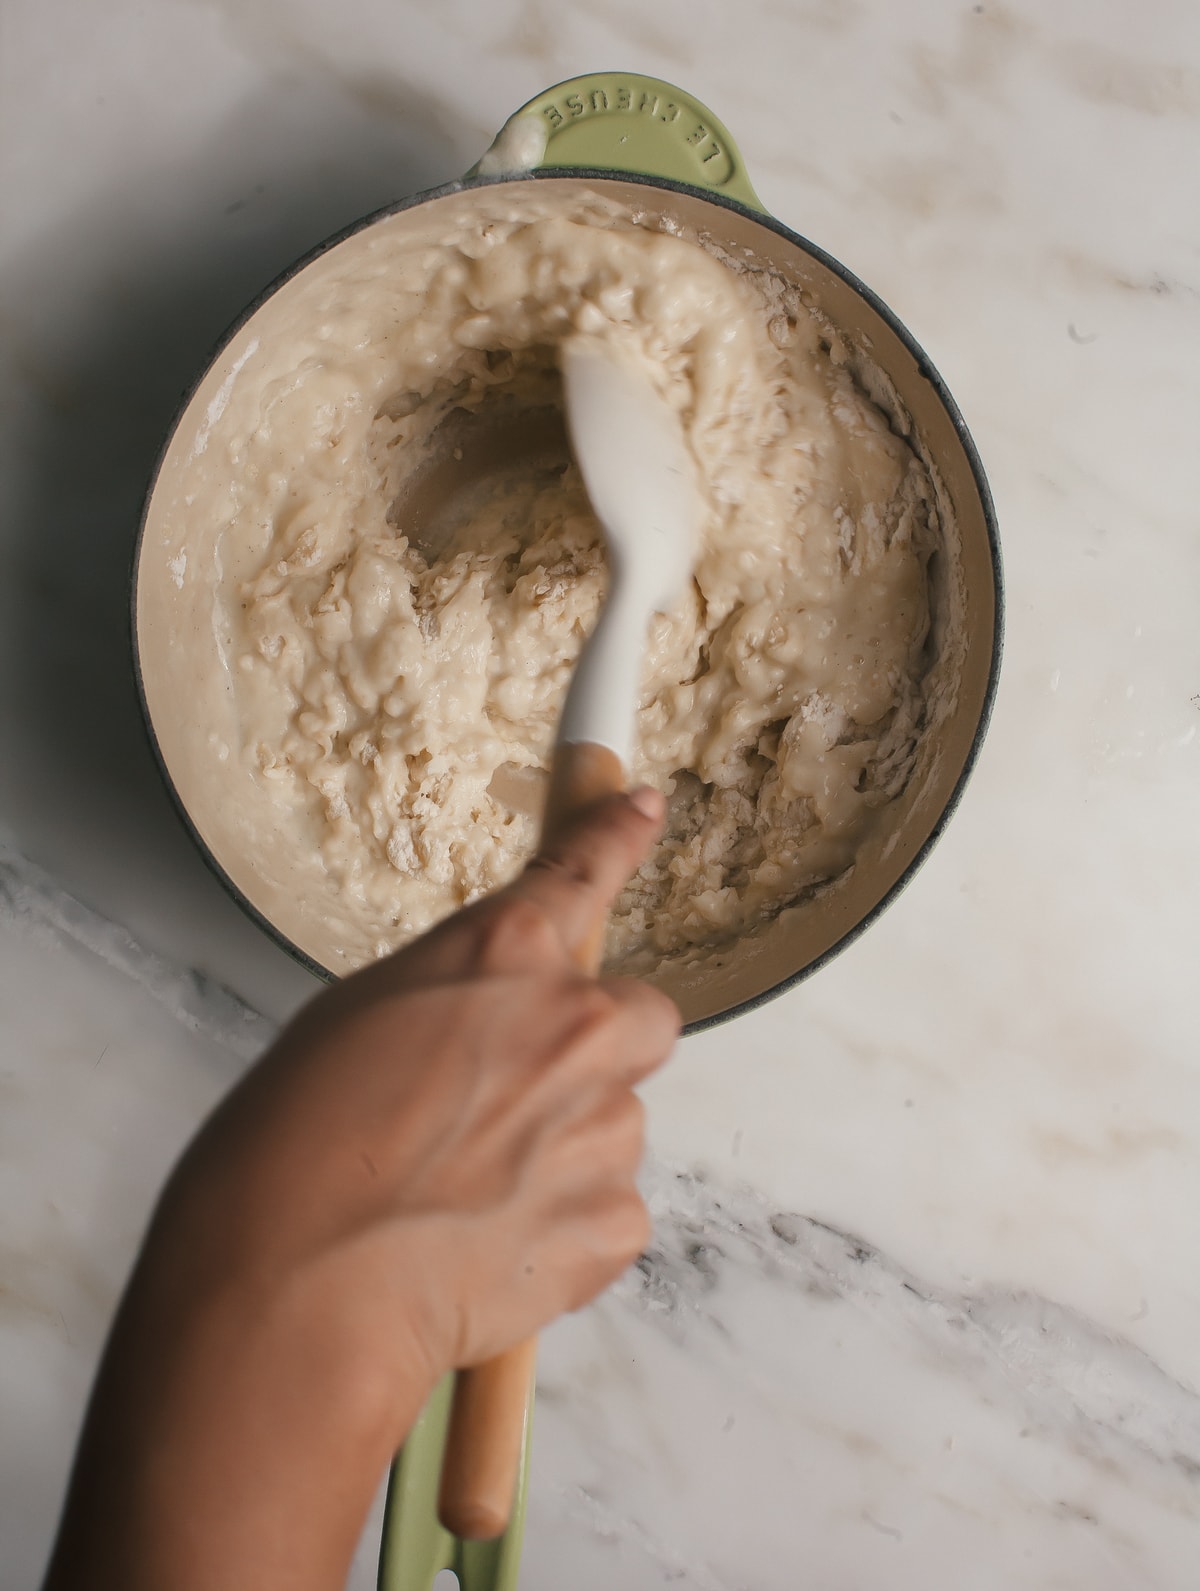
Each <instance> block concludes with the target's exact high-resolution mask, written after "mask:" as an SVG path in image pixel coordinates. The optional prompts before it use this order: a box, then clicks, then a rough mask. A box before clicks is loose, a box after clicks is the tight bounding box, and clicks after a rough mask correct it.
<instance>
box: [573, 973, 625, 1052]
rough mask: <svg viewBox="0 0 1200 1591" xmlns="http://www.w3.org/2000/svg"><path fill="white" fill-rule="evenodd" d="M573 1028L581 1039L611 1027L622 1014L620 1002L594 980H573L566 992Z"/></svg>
mask: <svg viewBox="0 0 1200 1591" xmlns="http://www.w3.org/2000/svg"><path fill="white" fill-rule="evenodd" d="M566 994H567V999H568V1001H569V1002H570V1007H571V1015H572V1018H573V1026H574V1027H575V1029H576V1031H577V1033H578V1034H579V1036H580V1037H586V1036H590V1035H592V1034H594V1033H595V1032H597V1030H599V1029H603V1028H607V1027H611V1026H612V1025H613V1024H614V1023H615V1022H616V1020H617V1017H618V1015H619V1013H620V1002H619V1001H618V999H617V998H616V997H615V996H614V994H613V992H612V990H611V989H609V988H607V987H606V986H605V985H604V984H602V983H598V982H597V981H596V980H595V979H594V978H585V977H582V976H580V977H575V978H572V979H571V981H570V983H569V985H568V986H567V990H566Z"/></svg>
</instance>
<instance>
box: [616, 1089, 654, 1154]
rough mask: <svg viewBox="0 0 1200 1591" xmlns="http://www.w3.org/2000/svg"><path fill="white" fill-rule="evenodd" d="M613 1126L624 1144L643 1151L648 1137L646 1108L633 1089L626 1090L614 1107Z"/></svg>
mask: <svg viewBox="0 0 1200 1591" xmlns="http://www.w3.org/2000/svg"><path fill="white" fill-rule="evenodd" d="M612 1116H613V1124H614V1126H615V1127H616V1130H617V1133H618V1136H619V1137H620V1138H621V1140H622V1141H623V1142H628V1143H630V1144H631V1146H634V1147H636V1148H637V1149H638V1151H639V1153H640V1151H641V1146H642V1143H643V1141H644V1139H645V1136H646V1107H645V1105H644V1104H643V1103H642V1101H641V1100H640V1099H639V1098H638V1096H637V1095H636V1094H635V1093H634V1092H633V1090H632V1089H631V1088H627V1089H625V1090H624V1091H623V1092H622V1093H621V1094H620V1095H619V1096H618V1097H617V1099H616V1101H615V1102H614V1104H613V1107H612Z"/></svg>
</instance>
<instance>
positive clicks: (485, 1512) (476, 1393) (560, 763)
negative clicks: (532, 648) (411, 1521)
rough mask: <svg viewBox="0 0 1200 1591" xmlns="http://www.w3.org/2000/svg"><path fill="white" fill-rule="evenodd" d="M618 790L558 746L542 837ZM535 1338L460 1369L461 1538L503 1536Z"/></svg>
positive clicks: (599, 770)
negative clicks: (468, 1368) (477, 1363)
mask: <svg viewBox="0 0 1200 1591" xmlns="http://www.w3.org/2000/svg"><path fill="white" fill-rule="evenodd" d="M624 788H625V770H624V769H623V768H622V766H621V759H620V758H619V757H618V756H617V755H616V753H615V752H612V751H610V750H609V749H608V747H607V746H596V745H591V744H589V743H587V742H584V743H582V744H579V745H566V746H560V747H559V748H558V750H557V752H556V753H555V757H554V766H553V768H552V769H551V771H550V789H549V792H548V794H547V798H546V813H545V817H544V818H543V820H542V836H543V839H547V838H551V837H553V835H554V833H555V831H556V829H557V828H558V827H559V825H561V824H562V823H565V822H566V821H567V820H568V819H569V818H571V817H573V816H574V814H575V813H576V812H578V811H579V810H580V809H581V808H583V807H586V806H590V805H591V803H592V802H593V801H598V800H599V799H600V797H601V796H604V795H610V794H611V793H612V792H613V791H614V790H623V789H624ZM604 926H605V919H604V916H603V915H601V916H600V917H598V918H597V920H596V922H595V923H594V924H593V925H592V926H591V928H590V929H589V930H588V932H587V934H586V935H585V936H584V938H583V939H582V940H581V941H580V943H579V944H577V945H575V946H574V947H573V949H572V952H571V954H572V958H573V960H574V961H575V964H576V966H577V967H578V968H579V970H580V971H581V972H586V973H588V974H591V975H593V976H594V975H595V974H596V973H597V972H599V970H600V960H601V955H602V952H603V947H604ZM536 1356H537V1339H536V1338H535V1337H531V1338H530V1339H529V1340H528V1341H527V1342H522V1343H519V1344H518V1345H517V1346H516V1347H515V1348H510V1349H509V1350H508V1351H507V1353H502V1354H498V1355H497V1356H496V1358H495V1359H489V1360H487V1361H486V1363H484V1364H481V1365H476V1366H474V1368H472V1369H470V1370H461V1371H459V1374H458V1376H457V1378H456V1380H455V1386H454V1406H453V1409H452V1410H451V1414H450V1429H449V1432H448V1433H447V1436H446V1449H445V1454H444V1456H443V1459H442V1481H441V1491H440V1494H439V1497H438V1515H439V1517H440V1519H441V1521H442V1524H443V1525H445V1527H446V1529H447V1530H449V1531H450V1532H451V1534H452V1535H455V1536H458V1537H460V1538H461V1539H462V1540H464V1541H490V1540H491V1539H492V1538H493V1537H495V1536H499V1535H501V1534H502V1533H503V1531H504V1529H505V1527H506V1526H507V1524H508V1516H509V1512H510V1510H511V1508H512V1500H513V1490H514V1488H515V1486H516V1479H517V1466H518V1464H519V1463H520V1461H521V1437H522V1432H523V1430H524V1425H525V1409H526V1406H527V1403H528V1398H529V1385H530V1382H531V1381H532V1379H533V1369H534V1360H535V1358H536Z"/></svg>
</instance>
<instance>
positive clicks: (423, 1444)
mask: <svg viewBox="0 0 1200 1591" xmlns="http://www.w3.org/2000/svg"><path fill="white" fill-rule="evenodd" d="M538 170H548V171H549V170H553V171H558V170H564V171H569V170H579V171H584V170H586V171H591V172H606V173H611V174H613V175H614V176H617V175H620V174H621V173H622V172H630V173H633V174H634V175H637V176H647V177H657V178H659V179H660V180H662V181H666V182H682V183H687V184H688V185H689V186H691V187H693V188H711V189H712V190H713V192H714V193H719V194H721V195H723V196H724V197H726V198H729V199H733V200H734V201H736V202H737V203H738V204H740V205H743V206H744V207H745V208H746V209H748V210H753V211H756V212H757V213H758V214H760V215H761V214H766V208H765V206H764V205H763V203H762V201H761V200H760V199H759V197H758V195H757V194H756V193H755V191H754V189H753V187H752V186H751V184H750V179H749V177H748V176H747V175H746V168H745V166H744V165H743V163H742V157H741V154H740V152H739V150H738V147H737V145H736V144H735V143H734V141H733V139H732V138H731V137H730V135H729V132H728V130H727V129H726V127H725V124H724V123H723V122H721V121H719V120H718V118H717V117H716V116H714V115H713V114H712V112H711V111H710V110H709V109H708V108H707V106H705V105H702V104H701V103H700V101H699V100H698V99H694V98H693V97H692V95H690V94H686V93H685V92H684V91H683V90H682V89H680V88H675V87H674V86H673V85H672V84H670V83H664V82H662V81H661V80H660V79H659V78H656V77H642V76H640V75H639V74H638V73H636V72H590V73H588V74H587V75H586V76H584V77H573V78H570V79H569V80H568V81H567V82H565V83H559V84H558V85H557V86H556V87H554V88H549V89H547V90H546V91H545V93H544V94H539V95H538V96H537V98H536V99H531V100H530V101H529V103H528V104H527V105H523V106H522V107H521V109H520V110H519V111H516V112H515V113H514V114H513V115H512V116H510V117H509V119H508V120H507V121H506V122H505V124H504V126H503V127H502V128H501V130H500V132H499V133H498V134H497V135H496V138H495V140H494V142H493V143H492V146H491V148H490V149H489V150H488V151H487V153H486V154H485V155H484V156H483V158H482V159H481V160H480V161H479V163H478V164H477V165H476V166H474V167H473V168H472V169H471V171H469V172H468V173H467V180H468V181H469V180H470V179H471V178H472V177H477V176H478V177H502V176H503V177H520V176H522V175H524V174H526V173H528V172H531V171H538ZM453 1394H454V1377H453V1376H447V1377H446V1378H445V1379H444V1380H443V1381H442V1383H441V1384H440V1385H439V1387H438V1388H437V1390H436V1392H435V1393H434V1394H433V1396H432V1397H431V1398H430V1400H429V1403H428V1405H427V1407H426V1409H425V1412H424V1414H423V1415H422V1416H421V1419H420V1420H419V1421H418V1422H417V1424H416V1426H415V1427H414V1428H413V1430H412V1432H411V1433H410V1435H409V1437H408V1440H407V1441H406V1443H405V1445H404V1449H403V1451H402V1452H401V1453H400V1455H399V1456H398V1458H397V1460H396V1463H395V1464H394V1465H393V1468H392V1474H391V1480H390V1482H389V1485H388V1496H387V1504H386V1507H385V1511H384V1527H383V1543H382V1548H381V1552H380V1560H379V1582H378V1584H379V1591H430V1588H431V1586H432V1584H433V1581H434V1578H435V1577H436V1576H437V1574H438V1573H439V1572H440V1571H441V1570H443V1569H451V1570H453V1571H454V1573H455V1574H456V1575H457V1576H458V1582H459V1585H460V1587H461V1588H462V1591H516V1585H517V1575H518V1572H519V1567H520V1558H521V1540H522V1536H523V1534H524V1529H525V1504H526V1499H527V1495H528V1484H529V1433H530V1425H531V1421H532V1417H533V1386H532V1382H531V1384H530V1387H529V1391H528V1395H527V1398H526V1403H525V1421H524V1430H523V1433H522V1442H521V1458H520V1462H519V1465H518V1469H517V1477H516V1486H515V1493H514V1497H513V1504H512V1511H511V1513H510V1515H509V1520H508V1526H507V1528H506V1529H505V1530H504V1532H503V1534H502V1535H500V1536H498V1537H497V1538H496V1539H495V1540H494V1541H466V1540H462V1539H460V1538H459V1537H457V1536H454V1535H452V1534H451V1533H450V1532H449V1531H448V1530H446V1529H445V1528H444V1527H443V1525H442V1524H441V1523H440V1521H439V1519H438V1487H439V1480H440V1475H441V1468H442V1454H443V1450H444V1448H445V1446H446V1436H447V1431H448V1429H449V1424H450V1410H451V1404H452V1401H453Z"/></svg>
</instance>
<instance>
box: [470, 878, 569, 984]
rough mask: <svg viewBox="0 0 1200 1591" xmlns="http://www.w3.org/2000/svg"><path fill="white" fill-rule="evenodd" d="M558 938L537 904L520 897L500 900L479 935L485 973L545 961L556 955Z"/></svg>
mask: <svg viewBox="0 0 1200 1591" xmlns="http://www.w3.org/2000/svg"><path fill="white" fill-rule="evenodd" d="M557 947H558V936H557V935H556V933H555V931H554V927H553V925H552V924H551V922H550V920H549V918H548V917H547V916H546V913H545V912H544V911H543V910H542V908H541V907H540V906H539V905H538V904H537V902H536V901H532V900H526V899H524V898H523V897H522V896H520V895H504V896H501V897H499V898H498V899H497V901H496V902H495V904H494V905H493V907H492V908H491V910H490V912H489V913H488V916H487V919H486V921H485V923H484V925H483V928H482V930H481V933H480V944H479V955H480V962H481V964H482V966H483V968H484V970H485V971H486V970H491V969H493V968H495V967H498V966H504V967H507V966H510V965H512V964H513V963H514V962H528V961H535V962H536V961H543V960H547V959H549V958H550V957H551V956H553V955H554V953H555V951H556V949H557Z"/></svg>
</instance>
